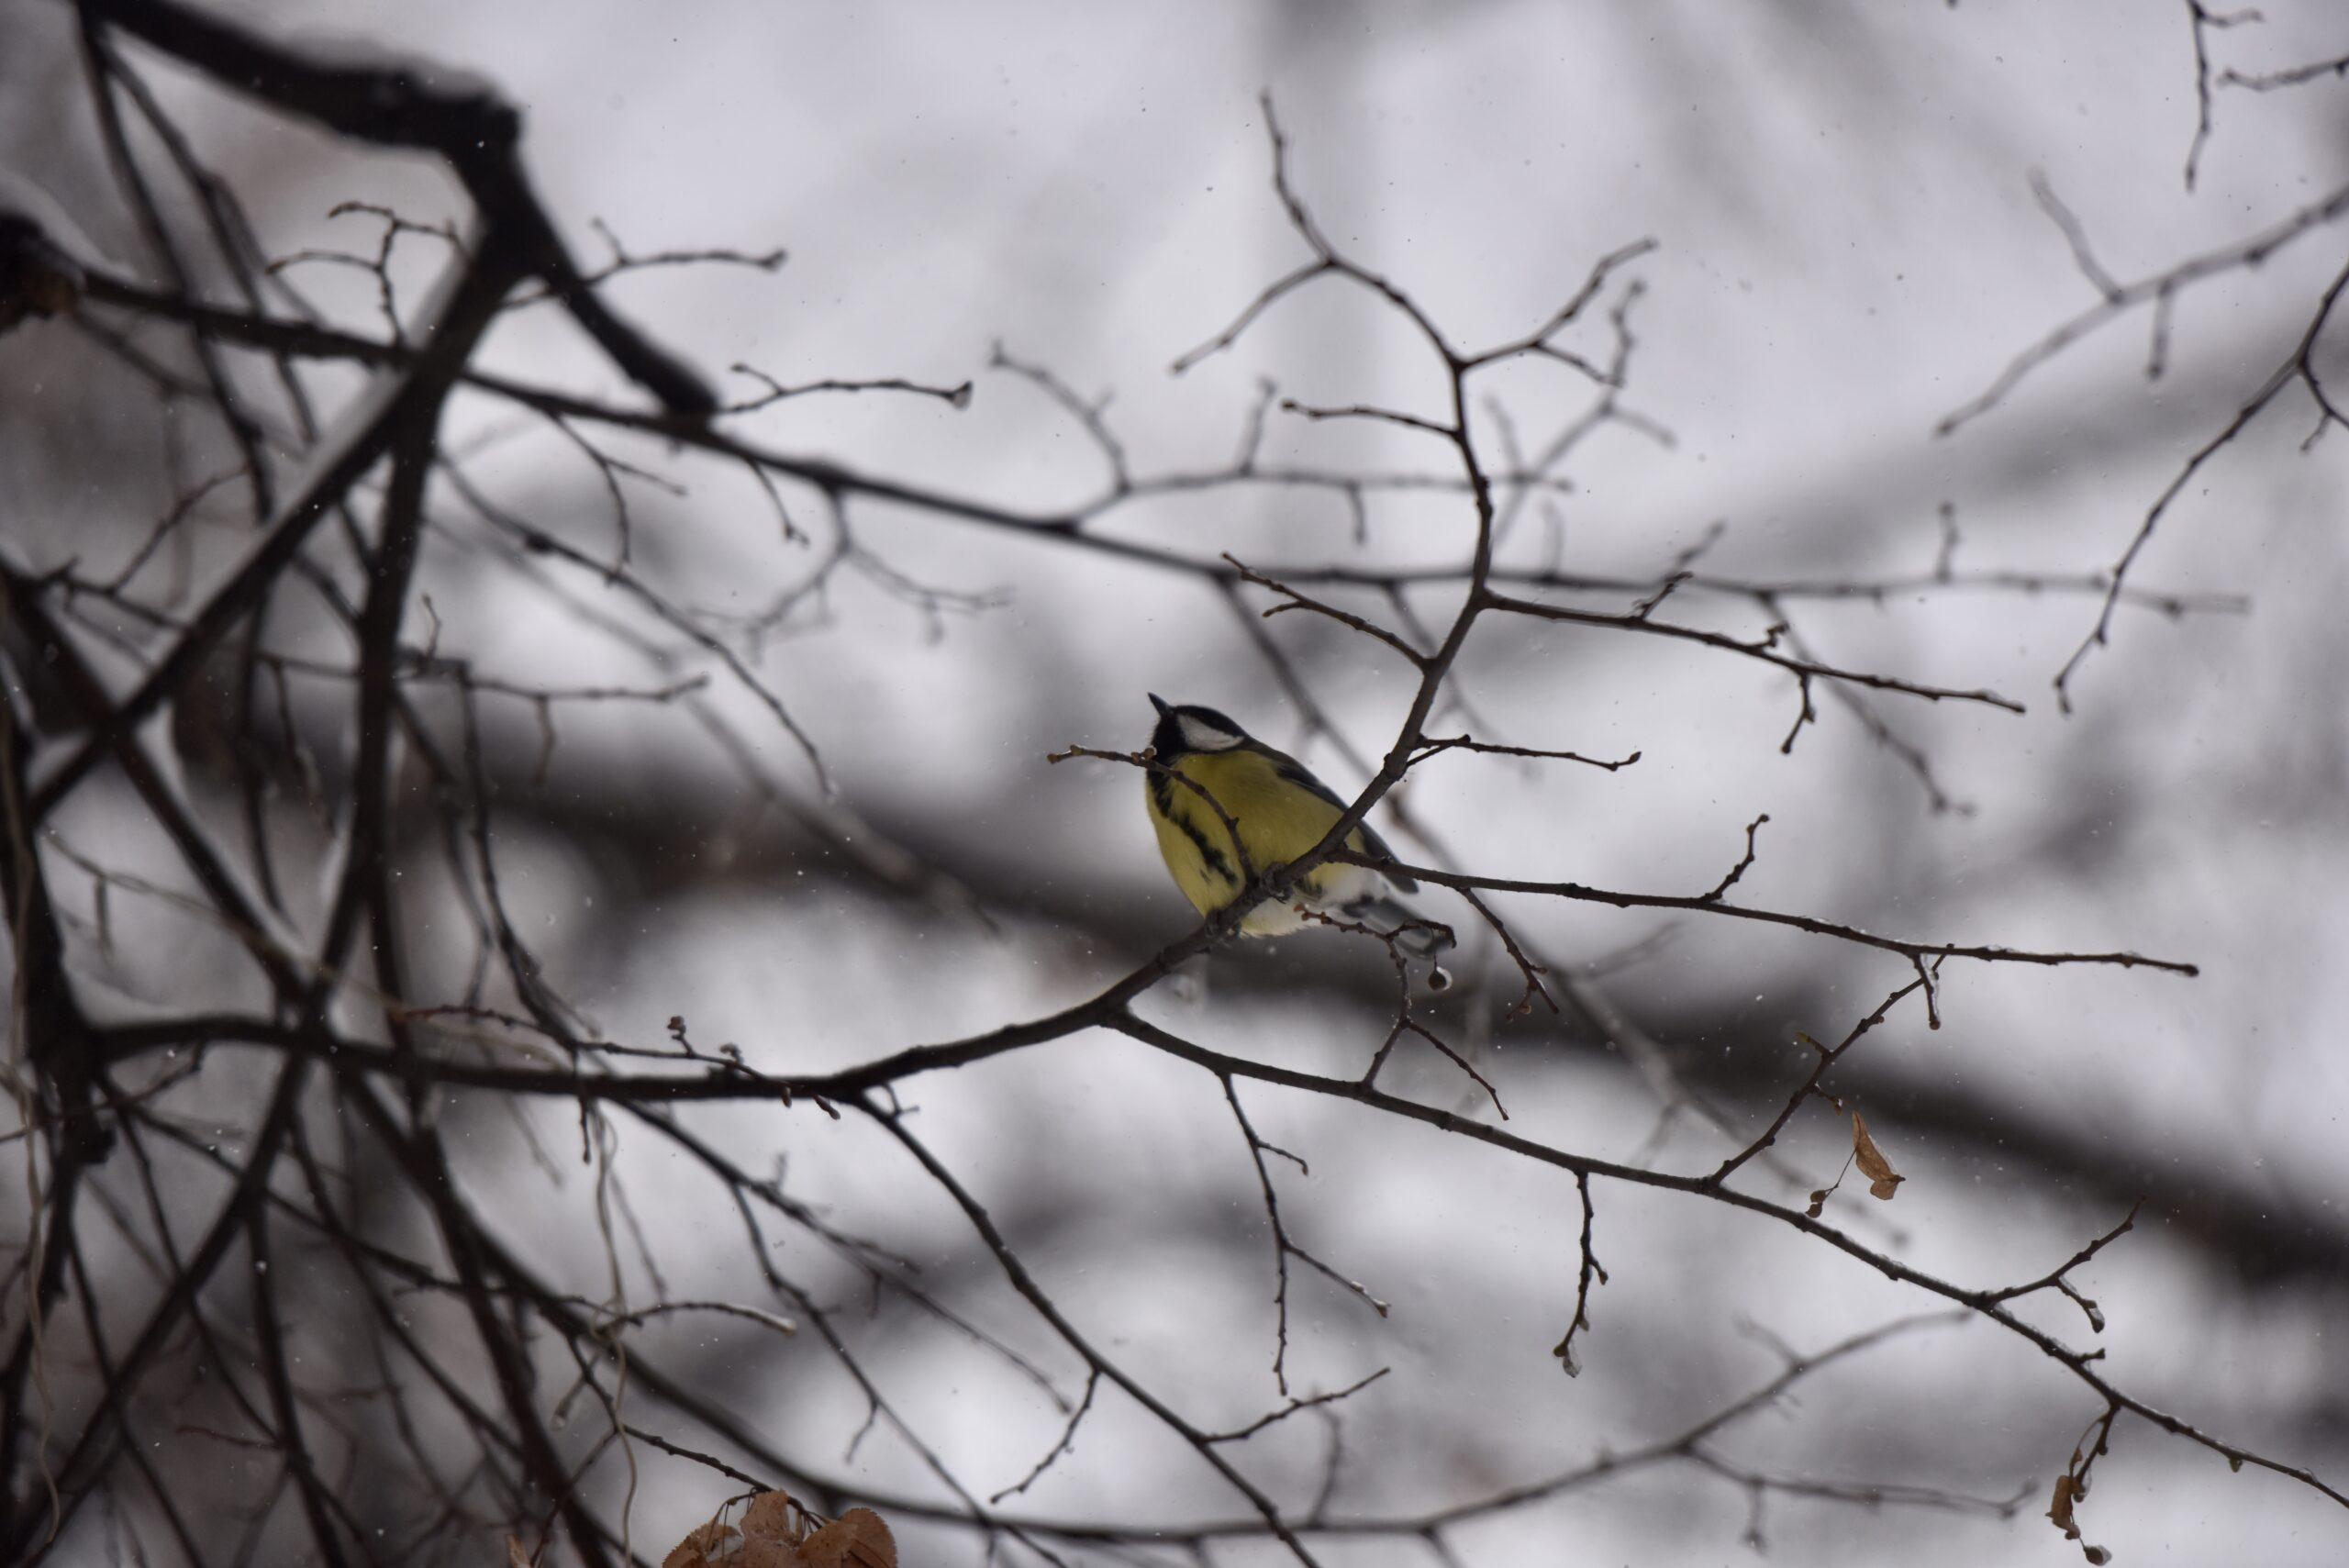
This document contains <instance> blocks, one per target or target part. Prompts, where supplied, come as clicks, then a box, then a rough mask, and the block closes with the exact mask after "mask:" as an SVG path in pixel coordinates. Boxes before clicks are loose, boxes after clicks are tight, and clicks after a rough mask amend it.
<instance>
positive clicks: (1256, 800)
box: [1143, 751, 1367, 935]
mask: <svg viewBox="0 0 2349 1568" xmlns="http://www.w3.org/2000/svg"><path fill="white" fill-rule="evenodd" d="M1175 772H1176V773H1181V774H1182V775H1183V776H1184V777H1185V778H1186V779H1189V780H1190V781H1191V782H1192V783H1193V784H1197V786H1198V788H1197V789H1193V788H1190V787H1188V786H1186V785H1185V784H1179V783H1177V782H1176V781H1175V780H1174V779H1171V778H1168V777H1167V776H1166V775H1165V774H1163V773H1151V774H1150V776H1149V778H1148V779H1147V781H1146V782H1145V784H1144V786H1143V787H1144V793H1145V795H1146V798H1147V800H1148V803H1149V806H1150V820H1151V826H1152V827H1153V828H1156V829H1157V832H1158V849H1159V852H1160V853H1161V854H1163V856H1165V858H1166V869H1167V870H1168V872H1170V873H1173V875H1174V878H1175V886H1177V887H1179V888H1181V889H1182V890H1183V896H1184V897H1186V898H1188V899H1189V900H1190V901H1191V906H1192V907H1193V908H1195V909H1197V910H1198V911H1199V913H1201V914H1202V915H1205V914H1211V913H1213V912H1214V911H1215V910H1218V909H1220V908H1222V907H1223V906H1225V905H1227V904H1229V903H1230V902H1231V900H1232V899H1233V897H1235V896H1236V895H1238V894H1239V892H1240V890H1241V888H1242V887H1243V886H1245V885H1246V884H1247V880H1248V872H1249V869H1251V868H1252V869H1253V870H1254V871H1255V873H1257V874H1258V875H1262V874H1263V873H1264V872H1265V871H1266V870H1268V869H1269V868H1271V867H1273V866H1276V865H1284V864H1286V863H1287V862H1290V861H1293V860H1295V859H1297V857H1298V856H1299V855H1302V854H1305V853H1306V852H1307V851H1310V850H1311V849H1312V848H1313V846H1314V845H1316V844H1318V843H1319V842H1320V841H1321V838H1322V835H1323V834H1325V833H1327V832H1329V830H1330V826H1331V824H1333V823H1335V822H1336V821H1337V820H1338V807H1337V806H1332V805H1331V804H1330V802H1328V801H1326V800H1324V799H1322V798H1321V797H1320V796H1319V795H1315V794H1314V793H1313V792H1312V791H1311V790H1308V789H1306V788H1304V787H1302V786H1301V785H1298V784H1294V783H1292V782H1291V781H1289V780H1287V779H1285V778H1283V777H1281V775H1280V769H1279V764H1278V762H1275V761H1274V760H1273V759H1271V758H1269V757H1266V756H1264V755H1263V754H1262V753H1261V752H1256V751H1209V752H1194V753H1192V754H1191V755H1188V756H1186V757H1184V758H1182V759H1180V760H1179V761H1177V762H1175ZM1200 790H1205V791H1206V792H1207V793H1208V795H1212V796H1214V797H1215V801H1216V804H1217V805H1218V806H1222V807H1223V811H1224V814H1225V815H1226V816H1229V817H1230V818H1231V819H1232V820H1233V821H1234V822H1235V823H1237V824H1238V825H1239V828H1240V843H1241V844H1242V845H1245V846H1246V848H1247V853H1246V855H1245V856H1244V857H1243V856H1242V855H1241V854H1240V853H1239V852H1238V851H1237V849H1236V848H1235V846H1234V845H1233V842H1232V837H1231V830H1230V828H1227V827H1225V826H1224V824H1223V822H1222V820H1221V819H1220V818H1219V817H1218V816H1217V815H1216V812H1215V809H1214V807H1213V806H1209V805H1208V803H1207V802H1206V801H1205V800H1202V799H1201V798H1200V797H1199V791H1200ZM1346 842H1347V847H1348V848H1350V849H1354V850H1359V849H1361V848H1362V842H1363V839H1362V834H1361V832H1360V830H1359V829H1357V830H1356V831H1355V832H1354V833H1353V835H1352V836H1350V837H1349V838H1348V839H1347V840H1346ZM1366 874H1367V873H1364V872H1363V871H1362V869H1361V868H1360V867H1356V866H1348V865H1324V866H1319V867H1317V868H1316V869H1315V870H1314V871H1313V873H1311V874H1310V875H1308V877H1307V878H1306V879H1305V882H1304V883H1303V884H1301V885H1300V886H1299V888H1298V889H1297V891H1298V893H1299V894H1300V895H1303V897H1304V900H1305V901H1306V902H1308V903H1314V904H1318V903H1321V902H1323V901H1325V900H1326V899H1329V898H1330V897H1332V896H1335V895H1339V893H1340V890H1341V888H1343V887H1346V886H1350V885H1352V884H1357V883H1360V882H1362V881H1363V880H1364V878H1365V876H1366ZM1297 924H1298V921H1297V917H1296V916H1295V915H1294V913H1293V912H1291V911H1290V910H1289V909H1288V908H1287V907H1286V906H1282V907H1280V908H1277V909H1274V908H1264V907H1259V908H1258V909H1256V910H1254V911H1252V913H1251V914H1250V915H1249V917H1248V919H1247V922H1246V924H1245V925H1244V926H1243V927H1242V928H1241V929H1243V930H1244V931H1246V932H1248V933H1249V934H1251V935H1272V934H1275V933H1276V932H1278V931H1282V930H1290V929H1295V928H1296V927H1297Z"/></svg>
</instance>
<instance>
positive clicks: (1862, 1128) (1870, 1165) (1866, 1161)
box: [1852, 1110, 1909, 1202]
mask: <svg viewBox="0 0 2349 1568" xmlns="http://www.w3.org/2000/svg"><path fill="white" fill-rule="evenodd" d="M1852 1157H1853V1158H1854V1159H1855V1160H1857V1161H1858V1162H1859V1163H1860V1174H1861V1175H1863V1176H1865V1177H1866V1178H1867V1179H1868V1192H1869V1193H1870V1195H1873V1196H1876V1197H1878V1198H1882V1199H1885V1200H1886V1201H1887V1202H1889V1201H1890V1200H1891V1197H1892V1195H1893V1194H1894V1193H1897V1192H1898V1191H1899V1190H1900V1184H1901V1183H1903V1182H1905V1181H1907V1180H1908V1179H1909V1178H1908V1177H1906V1176H1904V1175H1902V1174H1901V1173H1899V1172H1898V1171H1896V1170H1894V1169H1893V1168H1892V1162H1891V1161H1889V1160H1887V1159H1886V1158H1885V1157H1884V1151H1883V1150H1881V1149H1878V1148H1877V1147H1876V1140H1875V1139H1873V1138H1870V1137H1869V1136H1868V1124H1867V1120H1866V1118H1864V1117H1862V1116H1861V1115H1860V1113H1859V1112H1858V1111H1857V1110H1854V1111H1853V1112H1852Z"/></svg>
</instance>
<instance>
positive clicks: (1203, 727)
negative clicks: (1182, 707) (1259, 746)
mask: <svg viewBox="0 0 2349 1568" xmlns="http://www.w3.org/2000/svg"><path fill="white" fill-rule="evenodd" d="M1183 744H1184V745H1185V746H1186V747H1188V748H1189V749H1190V750H1192V751H1230V750H1231V749H1232V748H1233V747H1234V746H1237V745H1239V744H1240V737H1239V736H1237V735H1234V734H1232V733H1231V732H1230V731H1229V730H1224V729H1218V728H1216V727H1215V726H1214V725H1212V724H1209V723H1207V722H1206V721H1205V720H1203V719H1197V718H1193V717H1190V716H1188V715H1187V714H1186V715H1185V716H1184V718H1183Z"/></svg>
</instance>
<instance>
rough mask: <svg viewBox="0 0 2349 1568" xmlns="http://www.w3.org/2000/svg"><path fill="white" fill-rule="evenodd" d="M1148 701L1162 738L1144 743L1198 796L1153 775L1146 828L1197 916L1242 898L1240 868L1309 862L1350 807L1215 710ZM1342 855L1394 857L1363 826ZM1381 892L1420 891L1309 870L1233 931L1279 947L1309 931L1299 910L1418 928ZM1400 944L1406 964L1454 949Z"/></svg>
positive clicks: (1444, 938) (1365, 871) (1386, 879)
mask: <svg viewBox="0 0 2349 1568" xmlns="http://www.w3.org/2000/svg"><path fill="white" fill-rule="evenodd" d="M1150 701H1151V706H1152V707H1155V708H1156V709H1157V710H1158V728H1156V729H1155V730H1153V731H1152V734H1151V738H1150V745H1151V751H1152V755H1153V758H1154V760H1155V761H1156V762H1158V763H1159V764H1160V765H1161V767H1163V768H1164V769H1169V770H1172V771H1173V772H1174V773H1179V774H1181V775H1182V776H1183V778H1185V779H1188V780H1190V781H1191V784H1196V785H1197V788H1192V787H1190V785H1186V784H1182V783H1179V782H1178V781H1176V780H1175V779H1173V778H1170V777H1168V776H1167V773H1164V772H1162V771H1160V768H1152V769H1151V770H1150V773H1149V776H1148V778H1147V779H1146V780H1145V782H1144V786H1143V795H1144V801H1145V804H1146V805H1147V806H1149V808H1150V825H1151V827H1152V828H1155V829H1156V830H1157V833H1158V850H1159V853H1161V854H1163V855H1164V856H1165V857H1166V869H1167V870H1168V871H1169V872H1171V873H1173V874H1174V877H1175V886H1177V887H1179V888H1181V889H1182V890H1183V896H1184V897H1186V898H1188V899H1189V900H1190V901H1191V906H1192V907H1193V908H1195V909H1197V910H1198V912H1199V913H1200V914H1202V915H1208V914H1212V913H1214V912H1215V911H1216V910H1218V909H1220V908H1222V907H1223V906H1225V905H1227V904H1230V902H1231V901H1232V899H1233V898H1235V897H1237V896H1238V895H1239V894H1240V891H1241V888H1243V887H1245V886H1246V885H1247V884H1248V869H1247V868H1251V867H1252V868H1253V869H1254V871H1255V873H1256V874H1257V875H1259V876H1261V875H1263V874H1264V873H1265V872H1266V871H1269V870H1270V869H1272V868H1273V867H1275V866H1278V865H1286V864H1287V863H1288V862H1291V861H1294V860H1296V859H1297V858H1298V857H1299V856H1301V855H1304V854H1307V853H1308V852H1310V851H1311V850H1312V849H1313V847H1314V846H1315V845H1317V844H1319V842H1320V841H1321V840H1322V837H1323V836H1324V835H1325V834H1327V833H1328V832H1329V831H1330V828H1332V827H1333V826H1335V825H1336V823H1337V820H1338V818H1339V817H1340V816H1341V815H1342V814H1343V813H1344V811H1345V802H1343V801H1341V800H1340V799H1339V798H1338V797H1337V795H1335V794H1333V793H1332V792H1331V791H1330V786H1329V785H1327V784H1323V783H1322V782H1321V781H1320V780H1319V779H1317V778H1315V777H1314V776H1313V773H1312V771H1311V770H1310V769H1308V768H1307V767H1306V765H1305V764H1304V763H1302V762H1298V761H1297V759H1296V758H1294V757H1292V756H1289V755H1288V754H1287V753H1286V752H1284V751H1275V750H1274V749H1273V748H1272V747H1270V746H1267V745H1265V744H1264V742H1263V741H1261V740H1256V739H1255V738H1254V737H1252V736H1251V735H1250V734H1249V733H1248V732H1247V731H1246V730H1244V729H1242V728H1240V726H1239V725H1238V724H1237V723H1235V722H1233V720H1232V719H1231V718H1230V717H1228V716H1226V715H1224V714H1221V713H1219V712H1217V711H1216V710H1215V709H1214V708H1211V707H1195V706H1181V707H1177V706H1175V705H1174V704H1172V703H1169V702H1166V701H1165V700H1163V698H1161V697H1158V696H1157V695H1152V697H1151V699H1150ZM1202 790H1204V791H1205V792H1206V793H1207V794H1208V795H1212V796H1213V797H1214V799H1215V805H1214V806H1210V805H1208V802H1207V801H1206V800H1204V799H1202V798H1200V792H1201V791H1202ZM1216 806H1221V807H1222V808H1223V816H1224V817H1230V818H1231V820H1232V822H1233V823H1234V824H1236V825H1237V826H1238V828H1239V829H1240V842H1241V844H1242V845H1244V846H1246V848H1247V851H1248V852H1247V855H1246V856H1245V858H1244V859H1243V858H1242V857H1241V855H1239V854H1238V853H1236V852H1235V849H1234V846H1233V844H1232V835H1231V829H1230V828H1227V827H1226V826H1225V825H1224V823H1223V819H1222V817H1219V816H1218V815H1217V812H1216ZM1346 848H1348V849H1349V850H1352V851H1354V852H1355V853H1356V854H1364V855H1375V856H1379V857H1381V858H1384V859H1388V860H1391V859H1393V858H1394V851H1391V850H1389V849H1388V848H1387V847H1386V840H1383V839H1381V838H1380V837H1379V836H1378V833H1377V831H1376V830H1375V828H1372V827H1371V826H1370V825H1369V824H1368V823H1363V824H1360V825H1358V826H1357V827H1356V828H1354V830H1353V832H1352V833H1351V834H1349V835H1347V838H1346ZM1382 883H1391V884H1394V886H1395V887H1397V889H1399V890H1400V891H1402V892H1405V893H1414V892H1417V891H1418V889H1419V884H1417V883H1415V882H1413V881H1412V880H1411V879H1410V878H1409V877H1407V876H1402V875H1398V874H1396V873H1379V872H1375V871H1373V870H1371V869H1370V868H1369V867H1367V866H1358V865H1348V864H1344V863H1342V862H1335V861H1330V862H1323V863H1322V864H1320V865H1318V866H1316V867H1314V868H1313V870H1311V871H1310V872H1308V873H1306V874H1305V875H1304V877H1302V878H1301V879H1300V880H1299V881H1298V882H1297V885H1296V886H1295V887H1294V888H1293V889H1291V891H1290V896H1289V897H1287V898H1285V899H1266V900H1265V901H1264V903H1262V904H1259V905H1257V906H1256V907H1255V908H1253V909H1252V910H1250V911H1249V912H1248V915H1247V917H1246V918H1244V919H1243V920H1241V923H1240V932H1241V935H1242V936H1249V937H1277V936H1282V935H1285V934H1286V933H1287V932H1290V931H1294V930H1297V929H1299V928H1300V927H1302V926H1304V925H1305V924H1306V918H1305V916H1304V915H1303V914H1302V913H1300V912H1299V908H1298V906H1300V905H1301V906H1304V907H1305V908H1307V909H1312V910H1316V911H1330V912H1333V913H1337V914H1341V915H1343V916H1345V917H1348V918H1351V919H1356V920H1360V919H1364V918H1365V917H1375V918H1378V919H1381V920H1384V921H1386V922H1388V923H1389V924H1390V925H1391V926H1400V925H1402V924H1403V923H1404V922H1408V921H1415V920H1417V918H1418V917H1416V916H1414V915H1413V914H1412V913H1411V911H1410V910H1408V909H1407V908H1405V907H1404V906H1402V905H1400V904H1397V902H1395V900H1394V899H1392V898H1390V897H1388V896H1387V895H1386V893H1385V892H1384V891H1383V889H1382V886H1381V884H1382ZM1439 933H1440V934H1439ZM1397 945H1398V946H1400V947H1401V948H1402V949H1403V950H1404V951H1406V952H1408V954H1409V955H1410V956H1412V957H1414V958H1419V959H1425V958H1428V957H1430V956H1431V955H1432V954H1433V953H1434V952H1435V951H1438V950H1439V949H1441V948H1445V947H1449V946H1451V945H1452V936H1451V933H1450V932H1448V931H1443V930H1442V928H1441V927H1439V928H1437V929H1436V930H1435V931H1430V930H1428V929H1426V926H1425V922H1419V924H1418V925H1416V926H1415V927H1413V929H1409V930H1407V931H1404V932H1403V933H1402V934H1401V935H1400V937H1398V938H1397ZM1429 978H1430V980H1431V984H1434V986H1435V987H1436V988H1437V989H1442V986H1443V985H1444V984H1448V983H1449V982H1448V978H1447V977H1445V976H1444V975H1443V972H1442V970H1436V971H1434V972H1433V973H1431V975H1430V977H1429Z"/></svg>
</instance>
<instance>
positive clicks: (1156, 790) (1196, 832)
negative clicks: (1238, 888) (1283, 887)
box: [1150, 773, 1240, 883]
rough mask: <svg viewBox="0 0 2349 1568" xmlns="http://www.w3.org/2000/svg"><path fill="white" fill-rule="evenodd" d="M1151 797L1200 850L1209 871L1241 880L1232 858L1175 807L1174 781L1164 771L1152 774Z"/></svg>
mask: <svg viewBox="0 0 2349 1568" xmlns="http://www.w3.org/2000/svg"><path fill="white" fill-rule="evenodd" d="M1150 797H1151V799H1152V801H1153V802H1154V803H1155V804H1156V805H1157V806H1158V814H1159V815H1160V816H1162V817H1165V818H1166V820H1168V821H1169V822H1172V823H1173V824H1175V827H1177V828H1181V829H1182V830H1183V837H1185V838H1186V839H1188V840H1191V846H1192V848H1194V849H1196V850H1197V851H1199V859H1201V860H1202V861H1205V862H1207V867H1208V870H1209V871H1211V872H1213V873H1216V875H1218V876H1219V877H1221V878H1223V880H1224V881H1226V882H1230V883H1237V882H1238V881H1239V880H1240V878H1239V876H1238V875H1237V874H1235V873H1233V871H1232V869H1231V861H1230V857H1229V856H1227V855H1225V854H1224V852H1223V851H1221V850H1219V849H1217V848H1216V847H1215V846H1214V845H1213V844H1211V843H1209V842H1208V836H1207V834H1206V833H1205V832H1203V831H1202V830H1201V829H1200V828H1199V825H1198V824H1197V823H1196V822H1194V821H1192V820H1191V819H1190V817H1188V816H1187V815H1186V814H1185V813H1183V812H1179V811H1177V810H1175V781H1174V780H1173V779H1171V778H1169V777H1167V776H1166V775H1165V774H1164V773H1152V774H1151V775H1150Z"/></svg>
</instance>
